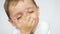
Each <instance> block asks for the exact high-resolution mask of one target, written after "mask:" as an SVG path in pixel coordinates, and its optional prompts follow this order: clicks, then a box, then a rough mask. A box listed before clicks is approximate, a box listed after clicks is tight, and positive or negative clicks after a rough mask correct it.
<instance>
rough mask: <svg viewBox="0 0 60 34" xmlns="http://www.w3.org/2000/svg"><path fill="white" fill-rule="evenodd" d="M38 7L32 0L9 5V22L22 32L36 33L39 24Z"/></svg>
mask: <svg viewBox="0 0 60 34" xmlns="http://www.w3.org/2000/svg"><path fill="white" fill-rule="evenodd" d="M38 11H39V10H38V8H37V7H36V6H35V5H34V4H33V3H32V1H31V0H27V1H26V0H25V1H19V2H18V3H17V5H16V6H12V4H10V6H9V15H10V17H11V19H9V22H10V23H12V25H13V26H16V27H17V28H18V29H19V30H20V34H30V33H34V32H35V29H36V26H37V24H38V15H39V12H38Z"/></svg>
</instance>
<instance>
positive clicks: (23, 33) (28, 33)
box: [20, 31, 30, 34]
mask: <svg viewBox="0 0 60 34" xmlns="http://www.w3.org/2000/svg"><path fill="white" fill-rule="evenodd" d="M20 34H30V32H26V31H20Z"/></svg>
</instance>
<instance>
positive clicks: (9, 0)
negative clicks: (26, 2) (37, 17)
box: [4, 0, 37, 18]
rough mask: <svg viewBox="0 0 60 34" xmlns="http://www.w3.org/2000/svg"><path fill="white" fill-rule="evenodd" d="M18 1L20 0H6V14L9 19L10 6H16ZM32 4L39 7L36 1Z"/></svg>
mask: <svg viewBox="0 0 60 34" xmlns="http://www.w3.org/2000/svg"><path fill="white" fill-rule="evenodd" d="M18 1H19V0H5V3H4V9H5V12H6V14H7V16H8V18H10V15H9V5H10V3H11V2H13V3H12V5H16V4H17V3H18ZM32 2H33V3H34V5H35V6H36V7H37V5H36V3H35V1H34V0H32Z"/></svg>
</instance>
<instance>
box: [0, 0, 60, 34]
mask: <svg viewBox="0 0 60 34" xmlns="http://www.w3.org/2000/svg"><path fill="white" fill-rule="evenodd" d="M4 1H5V0H0V34H12V32H13V30H14V29H13V27H12V26H11V24H10V23H9V22H8V21H7V19H8V18H7V16H6V13H5V12H4V8H3V4H4ZM36 2H37V5H38V6H39V7H40V20H41V21H46V22H48V23H49V25H50V26H49V27H50V31H51V34H60V0H36Z"/></svg>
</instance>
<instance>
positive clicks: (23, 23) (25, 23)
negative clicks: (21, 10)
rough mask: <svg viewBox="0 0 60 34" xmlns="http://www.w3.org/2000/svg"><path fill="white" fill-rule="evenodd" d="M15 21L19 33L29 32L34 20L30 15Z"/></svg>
mask: <svg viewBox="0 0 60 34" xmlns="http://www.w3.org/2000/svg"><path fill="white" fill-rule="evenodd" d="M18 22H19V23H17V22H16V25H17V28H18V29H19V30H20V32H21V33H29V34H30V32H31V31H32V29H33V27H34V23H35V20H34V19H33V18H31V17H30V16H27V17H23V18H22V20H20V21H18Z"/></svg>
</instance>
